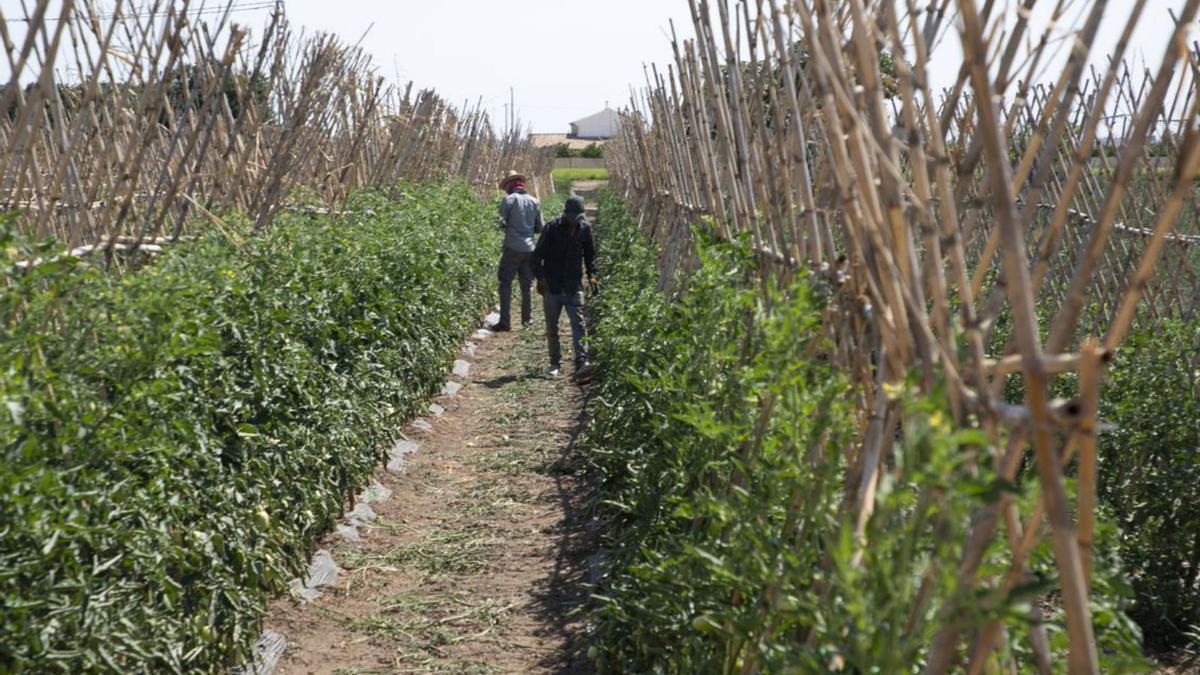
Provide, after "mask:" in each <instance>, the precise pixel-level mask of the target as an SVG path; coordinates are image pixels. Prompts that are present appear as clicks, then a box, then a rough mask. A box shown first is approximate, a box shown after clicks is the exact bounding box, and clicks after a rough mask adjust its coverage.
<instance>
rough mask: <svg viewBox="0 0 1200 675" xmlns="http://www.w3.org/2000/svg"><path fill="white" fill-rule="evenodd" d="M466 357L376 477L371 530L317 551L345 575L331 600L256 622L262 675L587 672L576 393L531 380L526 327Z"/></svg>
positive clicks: (537, 366) (538, 376) (290, 604)
mask: <svg viewBox="0 0 1200 675" xmlns="http://www.w3.org/2000/svg"><path fill="white" fill-rule="evenodd" d="M535 304H536V303H535ZM566 334H568V335H569V331H567V332H566ZM564 342H567V341H566V340H564ZM477 345H478V346H477V350H476V354H475V357H474V358H473V359H469V360H471V361H473V365H472V367H471V372H470V377H469V381H468V383H467V385H466V386H465V387H464V388H463V389H462V391H460V392H459V393H458V395H457V396H456V397H455V398H452V399H451V398H442V399H439V400H438V401H437V403H439V404H440V405H442V406H444V407H445V408H446V411H445V413H444V414H443V416H441V417H431V418H430V422H432V424H433V429H432V431H429V432H424V433H421V432H411V433H409V434H408V435H409V437H410V438H411V439H412V440H414V441H418V442H419V443H420V446H421V447H420V450H419V451H418V452H417V453H415V454H414V455H410V456H409V457H408V464H407V469H406V472H405V473H404V474H402V475H395V474H389V473H387V472H386V471H384V470H382V469H381V470H380V471H379V472H378V476H377V478H378V480H379V481H380V482H381V483H383V485H384V486H386V487H388V488H390V489H391V490H392V491H393V496H392V497H391V499H389V500H387V501H384V502H379V503H373V504H372V505H371V506H372V508H373V509H374V510H375V512H376V513H377V514H378V519H377V520H375V521H374V522H373V523H372V524H371V525H370V526H367V527H364V528H362V529H361V532H362V539H361V540H360V541H356V542H355V541H347V540H343V539H340V538H333V537H331V538H330V539H329V541H327V542H325V543H324V544H323V547H324V548H327V549H329V550H330V551H332V553H333V557H334V559H335V560H336V561H337V562H338V564H339V565H341V566H342V567H343V568H344V570H345V571H344V572H343V573H342V574H341V576H340V578H339V581H338V583H337V585H336V586H335V587H333V588H329V589H326V590H325V592H324V593H323V594H322V595H321V596H320V597H319V598H317V599H316V600H314V601H312V602H310V603H301V602H299V601H298V600H296V599H290V598H289V599H281V600H279V601H276V602H275V603H274V604H273V606H272V607H271V608H270V612H269V615H268V619H267V621H266V627H267V628H269V629H272V630H275V631H278V632H280V633H282V634H283V635H284V636H285V637H286V639H287V641H288V647H287V650H286V652H285V654H284V657H283V660H282V662H281V665H280V669H279V671H278V672H280V673H285V674H293V673H329V674H333V673H337V674H341V675H350V674H365V673H441V672H453V673H506V672H508V673H583V672H591V670H592V669H591V667H590V665H589V663H588V660H587V659H586V657H585V655H584V654H583V653H582V651H583V650H582V648H581V647H580V645H581V642H582V633H583V630H584V622H583V619H582V616H581V609H582V606H583V601H584V599H585V598H586V592H587V591H586V586H585V584H586V582H587V561H588V558H589V556H590V554H591V553H592V551H593V549H594V536H593V534H594V530H593V528H590V527H589V523H588V516H587V514H586V513H585V508H586V507H585V503H584V502H585V499H584V496H583V494H582V493H583V488H582V486H581V479H580V475H581V471H580V462H579V461H578V457H577V455H576V447H575V441H576V437H577V435H578V432H579V429H580V425H581V422H582V409H583V392H582V391H581V390H580V388H579V387H578V386H576V385H574V384H573V383H572V382H571V380H570V377H569V375H570V374H569V372H567V371H564V373H563V374H562V375H561V376H560V377H558V378H550V377H548V376H547V375H546V374H545V369H546V366H547V357H546V346H545V339H544V337H543V331H542V318H541V316H540V314H536V313H535V316H534V322H533V324H532V325H531V326H530V327H529V328H527V329H524V330H522V329H520V328H516V329H515V330H514V332H512V333H498V334H495V335H493V336H492V337H490V338H488V339H486V340H479V341H477ZM564 347H566V348H567V349H569V348H570V347H569V344H564ZM568 370H569V369H568Z"/></svg>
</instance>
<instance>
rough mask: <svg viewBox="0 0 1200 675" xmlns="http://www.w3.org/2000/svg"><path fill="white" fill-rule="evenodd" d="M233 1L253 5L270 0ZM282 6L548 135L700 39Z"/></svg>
mask: <svg viewBox="0 0 1200 675" xmlns="http://www.w3.org/2000/svg"><path fill="white" fill-rule="evenodd" d="M34 1H35V0H24V2H27V3H31V4H32V3H33V2H34ZM234 1H235V2H236V3H237V4H238V5H239V6H241V7H245V8H254V7H263V6H264V5H266V4H268V3H269V0H267V2H264V0H234ZM781 1H783V0H781ZM1056 1H1057V0H1041V1H1040V2H1039V3H1038V6H1039V9H1038V10H1036V11H1035V14H1034V18H1033V24H1034V26H1035V27H1036V29H1037V30H1038V31H1039V33H1038V34H1039V35H1040V31H1041V29H1042V28H1044V27H1045V26H1046V25H1047V20H1048V17H1049V14H1050V11H1049V10H1050V8H1051V7H1052V6H1053V5H1054V4H1055V2H1056ZM1066 1H1067V3H1068V4H1069V5H1073V6H1074V7H1075V8H1076V11H1074V12H1071V13H1070V14H1068V17H1069V18H1070V19H1072V20H1074V18H1075V17H1077V16H1078V10H1081V9H1086V8H1088V7H1090V6H1091V4H1092V0H1066ZM99 2H100V4H101V5H105V4H109V5H111V3H112V0H99ZM193 2H196V3H198V2H199V0H193ZM1184 2H1185V0H1148V2H1147V9H1146V12H1145V14H1144V16H1143V18H1142V21H1141V24H1140V26H1139V28H1138V30H1137V32H1136V33H1135V34H1134V38H1133V42H1132V44H1131V45H1130V51H1129V55H1130V56H1131V57H1133V58H1135V59H1142V58H1144V59H1145V62H1146V64H1147V66H1149V67H1151V68H1153V67H1157V64H1158V63H1159V61H1160V60H1161V57H1162V53H1163V50H1164V48H1165V46H1166V37H1167V36H1168V35H1169V30H1170V28H1171V25H1172V24H1171V22H1170V18H1169V15H1168V14H1167V11H1168V10H1169V9H1174V10H1175V11H1178V10H1179V8H1180V7H1182V5H1183V4H1184ZM22 4H23V0H0V10H3V12H4V15H5V17H7V18H11V17H18V16H22V15H23V12H22V10H21V5H22ZM135 4H140V3H135ZM209 4H210V5H211V4H212V0H209ZM918 4H920V5H924V4H925V2H924V0H921V1H920V2H919V3H918ZM284 5H285V8H286V10H287V14H288V16H289V18H290V20H291V21H292V22H293V24H294V25H299V26H303V27H306V28H307V29H309V30H318V31H328V32H332V33H336V34H337V35H339V36H341V37H342V39H344V40H345V41H347V42H351V43H354V42H360V41H361V45H362V47H363V48H364V49H365V50H366V51H368V52H369V53H370V54H371V55H372V56H373V57H374V61H375V63H376V65H377V67H378V69H379V72H380V74H381V75H383V76H385V77H388V78H389V79H392V80H396V81H399V82H401V83H405V82H408V81H410V80H411V81H413V82H414V83H415V85H416V86H417V87H418V88H434V89H436V90H437V91H438V92H439V93H441V94H442V95H443V96H444V97H445V98H447V99H449V100H451V101H452V102H455V103H460V104H461V103H464V102H468V101H469V102H470V104H471V105H472V106H473V105H474V104H475V103H476V102H477V101H479V100H480V99H482V101H483V105H484V107H485V108H486V109H487V110H488V111H489V112H490V114H491V117H492V118H493V119H494V120H496V121H497V122H498V123H502V122H503V121H504V120H505V119H506V109H505V106H506V104H507V103H508V102H509V101H510V95H511V100H513V101H515V104H516V111H517V117H518V119H519V120H520V122H521V125H522V127H523V128H526V129H531V130H533V131H535V132H540V133H565V132H566V131H567V125H568V123H569V122H571V121H573V120H576V119H579V118H581V117H585V116H587V115H589V114H591V113H593V112H596V111H598V110H600V109H602V108H603V107H604V106H605V105H606V104H608V105H609V106H611V107H614V108H619V107H624V106H625V105H627V104H628V102H629V98H630V86H631V85H633V86H635V87H638V88H641V87H643V86H644V83H645V79H644V77H645V75H644V66H645V65H646V64H649V63H657V64H659V65H660V67H663V66H665V64H667V63H669V62H671V61H672V58H673V57H672V52H671V43H670V38H669V23H670V21H671V20H674V22H675V26H676V28H677V30H678V31H679V33H680V36H681V37H690V36H691V34H692V30H691V18H690V14H689V10H688V2H687V0H524V1H521V2H508V1H504V0H441V1H438V0H426V1H422V0H387V1H385V0H284ZM1133 5H1134V0H1110V1H1109V3H1108V10H1107V13H1106V18H1105V20H1104V22H1103V23H1102V24H1101V32H1100V38H1099V42H1098V44H1099V45H1102V46H1103V49H1101V50H1099V52H1100V53H1099V54H1097V57H1096V58H1094V59H1093V61H1095V62H1097V63H1099V62H1101V61H1102V58H1103V54H1104V53H1105V52H1107V51H1108V50H1111V47H1112V45H1114V44H1115V43H1116V40H1117V37H1118V36H1119V34H1120V31H1121V27H1122V24H1123V22H1124V18H1125V17H1126V16H1127V15H1128V13H1129V10H1130V8H1131V7H1132V6H1133ZM268 12H269V10H268V9H245V10H243V11H239V12H238V13H236V14H235V15H234V20H235V21H237V22H238V23H242V24H245V25H248V26H250V27H251V28H257V27H260V26H262V25H263V24H264V23H265V20H266V17H267V14H268ZM1067 23H1068V24H1070V23H1071V22H1070V21H1068V22H1067ZM9 25H10V27H12V30H13V31H14V32H17V31H18V30H19V25H14V24H12V23H10V24H9ZM1061 32H1062V31H1061V30H1060V31H1058V34H1061ZM1195 37H1196V38H1200V35H1197V36H1195ZM1062 59H1065V50H1064V53H1063V57H1062ZM1062 59H1060V61H1061V60H1062ZM932 63H933V72H932V73H931V79H932V82H931V84H933V85H934V87H935V89H936V88H937V87H939V86H942V85H946V84H949V83H950V82H952V81H953V79H954V77H955V75H956V74H957V71H958V68H959V66H960V65H961V63H962V58H961V52H960V50H959V49H958V38H957V35H956V34H954V33H951V34H949V35H947V36H946V38H945V39H944V40H943V41H942V43H941V45H940V46H939V50H938V51H937V52H936V54H935V58H934V59H933V61H932ZM0 70H3V68H0ZM664 70H665V69H664ZM3 74H4V73H0V75H3ZM1054 74H1055V72H1054V69H1053V68H1051V70H1050V75H1051V76H1052V75H1054ZM510 90H511V94H510Z"/></svg>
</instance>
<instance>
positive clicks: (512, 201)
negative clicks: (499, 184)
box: [499, 192, 542, 253]
mask: <svg viewBox="0 0 1200 675" xmlns="http://www.w3.org/2000/svg"><path fill="white" fill-rule="evenodd" d="M499 210H500V227H501V228H503V229H504V247H505V248H507V249H509V250H512V251H519V252H521V253H530V252H532V251H533V247H534V242H533V235H535V234H538V233H539V232H541V231H542V205H541V204H539V203H538V200H537V199H536V198H535V197H534V196H533V195H530V194H528V193H525V192H514V193H512V194H510V195H508V196H506V197H505V198H504V199H502V200H501V201H500V208H499Z"/></svg>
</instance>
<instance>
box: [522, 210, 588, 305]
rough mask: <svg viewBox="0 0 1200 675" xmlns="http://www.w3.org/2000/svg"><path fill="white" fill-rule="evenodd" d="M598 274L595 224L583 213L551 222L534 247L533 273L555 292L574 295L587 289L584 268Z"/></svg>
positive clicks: (550, 290) (569, 214) (566, 215)
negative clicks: (593, 235)
mask: <svg viewBox="0 0 1200 675" xmlns="http://www.w3.org/2000/svg"><path fill="white" fill-rule="evenodd" d="M585 267H586V268H587V273H588V276H593V275H595V274H596V245H595V243H594V242H593V240H592V226H591V225H589V224H588V222H587V220H585V219H584V217H583V214H571V213H568V214H565V215H563V216H561V217H559V218H555V219H554V220H552V221H550V222H549V223H548V224H547V225H546V228H545V229H544V230H543V231H542V236H541V237H540V238H539V239H538V242H537V246H536V247H534V249H533V273H534V275H535V276H536V277H537V278H538V279H540V280H541V281H542V283H543V284H545V286H546V290H547V291H548V292H549V293H552V294H554V295H573V294H575V293H578V292H579V291H580V289H582V288H583V269H584V268H585Z"/></svg>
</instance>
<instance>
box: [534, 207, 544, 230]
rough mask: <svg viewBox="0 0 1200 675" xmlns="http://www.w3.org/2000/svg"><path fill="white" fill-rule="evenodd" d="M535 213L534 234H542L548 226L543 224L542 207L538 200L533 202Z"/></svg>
mask: <svg viewBox="0 0 1200 675" xmlns="http://www.w3.org/2000/svg"><path fill="white" fill-rule="evenodd" d="M533 212H534V217H533V233H534V234H541V232H542V230H543V229H545V227H546V224H545V223H543V222H542V205H541V204H540V203H539V202H538V201H536V200H534V202H533Z"/></svg>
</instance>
